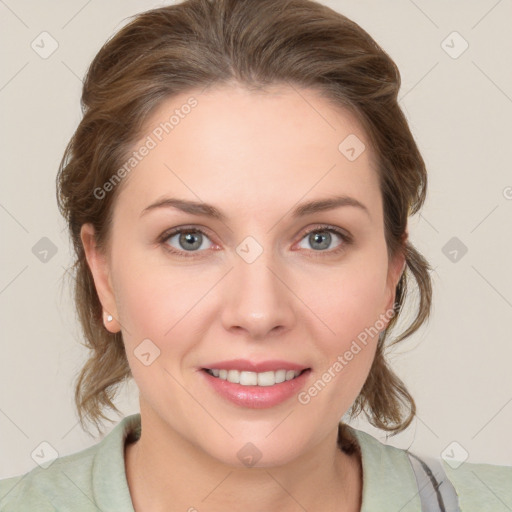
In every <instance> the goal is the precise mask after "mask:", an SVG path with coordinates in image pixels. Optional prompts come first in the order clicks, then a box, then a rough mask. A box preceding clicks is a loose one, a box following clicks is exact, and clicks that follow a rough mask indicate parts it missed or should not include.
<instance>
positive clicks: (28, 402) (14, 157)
mask: <svg viewBox="0 0 512 512" xmlns="http://www.w3.org/2000/svg"><path fill="white" fill-rule="evenodd" d="M166 3H168V2H156V1H142V0H128V1H127V0H123V1H121V0H116V1H108V2H107V1H101V2H100V1H99V0H89V1H86V0H71V1H70V0H67V1H57V0H54V1H40V2H36V1H34V0H32V1H28V0H5V1H3V0H2V1H0V17H1V18H0V20H1V21H0V23H1V25H0V51H1V54H2V66H1V77H0V106H1V112H2V117H1V126H2V131H1V140H2V143H3V150H2V151H1V152H0V159H1V165H0V169H1V172H2V182H1V183H2V187H1V189H0V225H1V230H2V231H1V232H2V241H3V243H2V251H1V262H0V263H1V274H0V308H1V333H2V345H1V347H2V354H1V358H0V389H1V396H0V432H1V435H0V478H4V477H7V476H11V475H15V474H19V473H21V472H25V471H28V470H29V469H31V468H32V467H34V466H35V462H34V460H32V458H31V453H32V452H33V451H34V450H35V449H36V448H37V447H38V446H39V444H40V443H41V442H42V441H47V442H48V443H50V444H51V445H52V446H53V447H54V448H55V449H56V450H57V452H58V454H59V455H65V454H68V453H72V452H75V451H78V450H81V449H83V448H86V447H87V446H90V445H92V444H94V443H96V442H97V441H98V440H97V439H92V438H91V437H89V436H88V435H87V434H85V433H84V432H83V431H82V430H81V429H80V427H79V425H78V423H77V416H76V413H75V410H74V405H73V389H72V381H73V379H74V376H75V374H76V372H77V371H78V369H79V368H80V366H81V363H82V362H83V361H84V358H85V352H84V350H83V348H82V347H81V346H80V345H79V343H78V338H79V330H78V325H77V322H76V319H75V316H74V311H73V307H72V303H71V300H70V294H69V290H68V287H67V284H66V281H63V279H62V276H63V275H64V273H65V270H66V269H67V268H68V267H69V265H70V264H71V259H70V252H69V244H68V240H67V233H66V231H65V230H64V231H63V229H64V223H63V221H62V219H61V218H60V216H59V213H58V211H57V206H56V200H55V175H56V171H57V167H58V164H59V161H60V158H61V156H62V153H63V150H64V147H65V144H66V142H67V141H68V139H69V137H70V136H71V134H72V133H73V130H74V128H75V127H76V125H77V123H78V121H79V119H80V107H79V96H80V87H81V77H82V76H83V74H84V72H85V70H86V68H87V65H88V64H89V62H90V61H91V59H92V58H93V57H94V55H95V54H96V52H97V51H98V50H99V48H100V46H101V45H102V44H103V42H104V41H105V40H106V39H107V38H108V37H109V36H111V35H112V33H113V32H114V31H115V30H117V29H119V28H120V27H121V26H122V24H124V20H125V18H126V17H127V16H129V15H132V14H135V13H137V12H139V11H142V10H146V9H149V8H152V7H158V6H161V5H164V4H166ZM323 3H325V4H326V5H329V6H330V7H332V8H334V9H336V10H338V11H340V12H342V13H343V14H345V15H347V16H348V17H350V18H352V19H354V21H356V22H358V23H359V24H360V25H361V26H362V27H363V28H365V29H366V30H367V31H368V32H369V33H370V34H371V35H372V36H373V37H374V38H375V39H376V40H377V42H379V43H380V44H381V45H382V46H383V47H384V49H385V50H386V51H387V52H388V53H389V54H390V55H391V57H392V58H393V59H394V60H395V61H396V63H397V64H398V66H399V68H400V70H401V73H402V79H403V86H402V92H401V94H400V98H401V99H400V102H401V105H402V107H403V109H404V111H405V113H406V115H407V117H408V119H409V120H410V123H411V128H412V130H413V133H414V134H415V136H416V138H417V141H418V144H419V146H420V149H421V150H422V152H423V155H424V158H425V160H426V162H427V165H428V168H429V172H430V188H429V196H428V200H427V204H426V206H425V208H424V210H423V213H422V215H421V216H417V217H416V218H414V219H412V220H411V228H410V232H411V237H412V240H413V242H415V244H416V246H417V247H418V248H419V250H420V251H422V252H423V254H424V255H425V256H426V257H427V258H428V259H429V260H430V262H431V264H432V266H433V268H434V272H433V274H432V276H433V278H434V292H435V297H434V310H433V315H432V319H431V321H430V323H429V324H428V326H426V327H425V328H423V329H422V330H421V332H419V333H417V334H416V335H415V336H414V337H412V338H411V339H410V340H408V341H407V342H405V343H403V344H401V346H400V347H399V349H397V350H395V351H394V352H393V353H392V355H391V356H390V357H391V360H392V362H393V366H394V367H395V368H396V371H397V372H398V374H399V375H400V376H401V377H402V379H403V380H404V381H405V382H406V384H407V386H408V388H409V390H410V391H411V392H412V394H413V396H414V397H415V399H416V401H417V406H418V417H417V419H416V420H415V421H414V423H413V424H412V426H411V427H410V428H409V429H408V430H407V431H406V432H404V433H403V434H400V435H399V436H396V437H394V438H390V439H388V440H387V441H386V438H385V436H384V435H383V434H382V433H380V432H377V431H375V430H374V429H373V428H371V427H370V426H369V425H368V424H367V423H366V422H364V421H357V422H354V425H355V426H356V427H358V428H361V429H363V430H366V431H368V432H370V433H372V434H374V435H375V436H376V437H378V438H379V439H381V440H383V441H385V442H389V443H390V444H393V445H395V446H399V447H402V448H405V447H410V449H411V450H412V451H414V452H416V453H418V454H427V455H431V456H435V457H439V456H441V453H443V452H444V451H445V450H446V449H447V450H448V451H451V450H452V449H453V448H454V446H455V452H457V453H461V449H463V450H466V451H467V452H468V454H469V455H468V456H469V459H468V460H469V461H470V462H488V463H494V464H507V465H512V443H511V442H510V437H509V436H510V432H511V430H512V429H511V426H512V378H511V375H512V372H511V361H512V336H511V334H510V328H511V325H512V322H511V320H512V270H511V268H510V262H511V253H512V242H511V236H510V235H511V233H512V172H511V160H512V151H511V142H510V136H511V134H512V130H511V118H512V64H511V63H512V32H511V30H510V20H511V19H512V2H511V1H510V0H501V1H496V0H481V1H462V0H459V1H456V0H451V1H450V2H446V1H443V0H435V1H433V0H431V1H426V0H415V1H414V2H413V1H412V0H396V1H395V0H393V1H387V2H381V1H378V0H364V1H361V0H358V1H355V0H354V1H343V0H339V1H334V0H332V1H325V2H323ZM43 31H46V32H48V33H49V34H50V35H51V38H53V39H54V40H55V41H57V43H58V48H57V49H56V51H55V52H54V53H53V54H52V55H50V56H48V57H47V58H45V59H44V58H42V57H41V56H40V55H39V54H38V53H36V52H35V51H34V50H33V49H32V47H31V43H32V42H33V41H35V44H36V43H37V42H38V41H39V45H40V46H42V44H41V43H40V41H41V37H46V38H47V39H46V40H45V41H46V43H45V46H44V47H45V48H46V50H47V51H48V50H49V49H51V44H52V40H51V39H50V38H49V36H40V34H41V33H42V32H43ZM454 31H457V32H458V33H459V34H460V36H457V35H455V36H454V35H451V36H450V34H452V32H454ZM448 36H449V37H448ZM447 37H448V39H447ZM462 38H463V39H462ZM444 40H446V42H445V43H443V41H444ZM464 41H467V43H468V44H469V47H468V48H467V50H466V51H465V52H464V53H462V54H461V55H460V56H458V57H457V58H453V56H454V55H456V54H458V53H459V52H460V51H461V50H462V49H463V47H464V46H463V45H464ZM447 46H448V47H447ZM445 49H446V50H447V51H448V52H451V54H452V56H450V55H449V53H447V51H445ZM40 51H42V49H41V50H40ZM43 237H47V238H48V239H50V240H51V242H52V243H53V244H54V245H55V247H56V250H57V252H56V254H54V255H53V256H51V257H50V256H49V257H48V261H46V262H45V263H43V262H42V261H40V259H38V258H37V257H36V255H35V254H34V253H33V252H32V248H33V247H34V246H35V245H36V244H37V243H38V242H39V241H40V239H41V238H43ZM452 237H457V239H458V240H459V241H458V242H456V243H459V244H460V243H463V244H464V245H465V246H466V247H467V253H466V254H465V255H463V256H462V257H460V252H459V253H458V254H459V257H458V261H455V262H454V261H451V260H450V259H449V257H447V256H446V255H445V252H446V253H448V255H450V254H449V252H448V251H449V250H452V248H451V246H448V248H445V249H444V252H443V248H444V247H445V246H446V244H447V243H448V241H449V240H450V239H452ZM39 243H42V242H39ZM36 247H37V246H36ZM452 254H453V253H452ZM117 403H118V405H119V407H120V408H121V410H122V411H123V413H124V414H131V413H133V412H136V411H137V410H138V402H137V389H136V387H135V385H134V384H133V383H131V384H130V385H129V386H127V387H126V388H125V389H123V390H122V392H121V394H120V396H119V400H118V402H117ZM113 419H115V420H116V421H118V419H119V418H115V417H114V418H113ZM110 428H112V427H109V430H110ZM453 441H456V442H457V443H458V445H451V443H452V442H453ZM459 445H460V447H459ZM447 447H448V448H447ZM445 453H446V452H445Z"/></svg>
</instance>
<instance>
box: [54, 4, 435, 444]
mask: <svg viewBox="0 0 512 512" xmlns="http://www.w3.org/2000/svg"><path fill="white" fill-rule="evenodd" d="M232 82H236V83H238V84H241V85H243V86H244V87H246V88H248V89H263V90H264V89H265V87H269V86H271V85H277V84H280V83H281V84H290V85H293V86H294V87H303V88H308V89H313V90H315V91H317V92H318V93H319V94H321V95H322V96H323V97H325V98H327V99H328V101H329V102H330V103H331V104H332V105H333V106H338V107H343V108H345V109H349V110H350V111H351V112H352V113H354V114H355V115H356V117H357V119H358V120H359V122H360V123H361V125H362V126H363V128H364V130H365V132H366V134H367V135H368V137H369V139H370V142H371V147H372V150H373V151H374V152H375V155H376V161H377V165H378V173H379V180H380V187H381V191H382V197H383V208H384V212H383V213H384V223H385V236H386V242H387V247H388V252H389V255H390V256H393V255H394V254H396V251H403V252H404V254H405V258H406V270H405V272H404V273H403V274H402V276H401V278H400V281H399V282H398V285H397V288H396V301H395V312H396V314H395V316H393V317H392V318H391V321H390V323H389V325H388V328H387V329H386V331H384V334H385V335H384V336H383V337H382V338H381V339H380V340H379V342H378V345H377V350H376V355H375V359H374V361H373V365H372V367H371V370H370V373H369V376H368V378H367V380H366V382H365V384H364V386H363V388H362V390H361V392H360V394H359V396H358V397H357V399H356V400H355V402H354V403H353V405H352V407H351V411H350V412H351V415H352V417H354V416H355V415H357V414H359V413H360V412H361V411H364V412H365V414H366V416H367V418H368V420H369V421H370V423H371V424H373V425H374V426H376V427H378V428H381V429H383V430H386V431H388V432H391V433H393V434H394V433H397V432H400V431H401V430H403V429H405V428H406V427H407V426H408V425H409V424H410V422H411V421H412V419H413V417H414V414H415V411H416V406H415V403H414V400H413V398H412V397H411V395H410V394H409V393H408V391H407V389H406V387H405V385H404V384H403V382H402V381H401V380H400V379H399V378H398V377H397V376H396V375H395V374H394V373H393V371H392V370H391V369H390V367H389V366H388V364H387V362H386V360H385V357H384V347H385V340H386V337H387V336H388V335H389V332H388V331H389V330H390V329H391V328H392V327H393V326H394V325H395V324H396V321H397V320H398V318H399V315H400V310H401V309H402V304H403V302H404V300H405V298H406V294H407V290H408V275H411V276H412V277H413V278H414V279H415V281H416V284H417V289H418V291H419V304H418V308H417V312H416V316H415V318H414V320H413V321H412V322H411V324H410V325H409V327H408V328H407V329H406V330H405V332H402V333H401V334H400V335H399V336H396V337H395V339H394V341H393V344H394V343H397V342H399V341H401V340H403V339H404V338H406V337H407V336H409V335H410V334H412V333H413V332H415V331H416V330H417V329H418V328H419V327H420V326H421V325H422V324H423V322H424V321H425V320H426V319H427V318H428V316H429V314H430V307H431V296H432V289H431V280H430V274H429V270H430V267H429V264H428V263H427V261H426V260H425V259H424V258H423V257H422V256H421V254H420V253H419V252H418V251H417V250H416V249H415V248H414V247H413V245H412V244H411V243H410V242H409V241H408V240H405V238H404V235H405V233H406V229H407V218H408V215H412V214H414V213H416V212H417V211H418V210H419V209H420V208H421V206H422V205H423V202H424V200H425V195H426V185H427V174H426V169H425V164H424V161H423V159H422V157H421V154H420V152H419V150H418V147H417V145H416V143H415V141H414V138H413V136H412V134H411V131H410V129H409V126H408V123H407V120H406V118H405V116H404V114H403V112H402V111H401V109H400V107H399V105H398V101H397V95H398V91H399V88H400V73H399V71H398V68H397V67H396V65H395V63H394V62H393V61H392V59H391V58H390V57H389V56H388V55H387V54H386V52H384V51H383V50H382V48H380V47H379V45H378V44H377V43H376V42H375V41H374V40H373V39H372V37H371V36H370V35H369V34H367V33H366V32H365V31H364V30H363V29H362V28H361V27H360V26H359V25H357V24H356V23H354V22H353V21H351V20H349V19H347V18H346V17H345V16H343V15H342V14H339V13H337V12H336V11H334V10H332V9H330V8H328V7H326V6H324V5H322V4H319V3H316V2H314V1H311V0H186V1H184V2H182V3H180V4H177V5H171V6H168V7H163V8H158V9H154V10H150V11H147V12H144V13H141V14H139V15H137V16H136V17H135V18H134V19H133V20H132V21H130V23H129V24H128V25H126V26H125V27H124V28H122V29H121V30H120V31H119V32H118V33H117V34H116V35H115V36H114V37H113V38H112V39H110V40H109V41H107V42H106V43H105V45H104V46H103V47H102V48H101V50H100V51H99V53H98V54H97V55H96V57H95V58H94V60H93V62H92V64H91V66H90V68H89V70H88V72H87V76H86V77H85V81H84V86H83V94H82V109H83V114H84V115H83V119H82V121H81V122H80V124H79V126H78V128H77V130H76V132H75V133H74V135H73V137H72V139H71V141H70V142H69V144H68V146H67V148H66V151H65V153H64V157H63V159H62V162H61V164H60V168H59V173H58V176H57V201H58V204H59V209H60V211H61V213H62V215H63V216H64V217H65V218H66V220H67V223H68V227H69V230H70V234H71V238H72V242H73V246H74V250H75V253H76V259H75V262H74V264H73V267H72V269H73V270H74V277H75V281H76V282H75V283H74V293H75V302H76V307H77V312H78V315H79V320H80V323H81V326H82V329H83V333H84V335H85V340H86V343H85V346H86V347H87V348H88V349H90V351H91V352H90V356H89V359H88V361H87V362H86V364H85V365H84V367H83V368H82V370H81V372H80V374H79V375H78V379H77V381H76V384H75V402H76V406H77V410H78V414H79V418H80V422H81V425H82V428H84V430H87V429H86V428H85V425H84V419H85V418H88V419H89V420H92V421H94V422H95V424H96V426H97V428H98V430H100V424H99V419H100V418H103V419H106V420H109V421H111V420H110V419H109V418H107V417H106V416H105V415H104V414H103V409H104V408H105V407H107V408H110V409H112V410H115V411H116V412H117V413H119V410H118V409H117V407H116V406H115V405H114V404H113V402H112V399H113V398H114V397H115V394H116V392H117V389H118V386H119V384H121V383H122V382H123V381H125V380H127V379H128V378H129V377H131V371H130V368H129V365H128V361H127V358H126V353H125V349H124V344H123V340H122V336H121V333H116V334H111V333H110V332H108V331H107V330H106V329H105V328H104V326H103V322H102V306H101V303H100V301H99V299H98V295H97V293H96V289H95V285H94V281H93V278H92V274H91V272H90V269H89V267H88V265H87V261H86V258H85V253H84V248H83V246H82V243H81V239H80V229H81V226H82V225H83V224H84V223H89V222H90V223H92V225H93V226H94V228H95V231H96V236H97V238H96V243H97V244H98V246H99V247H100V248H102V249H103V250H105V249H106V247H108V245H107V244H108V239H109V238H108V234H109V229H110V225H111V218H112V211H113V206H114V200H115V198H116V197H117V195H118V194H119V190H120V188H121V186H118V187H115V188H114V189H113V190H112V191H111V192H110V193H108V194H106V195H105V197H104V198H102V199H101V200H99V199H98V198H97V197H96V195H95V193H94V191H95V190H96V189H97V188H98V187H102V186H103V185H104V184H105V183H106V182H107V181H108V180H109V179H110V178H111V177H112V176H113V175H114V173H115V171H116V170H117V169H119V168H120V166H121V165H122V164H123V162H125V159H126V155H127V154H129V152H130V150H133V147H132V146H133V144H134V143H135V142H136V141H137V139H138V137H139V136H140V133H141V130H142V129H143V127H144V122H145V120H147V118H148V115H149V114H150V112H152V110H153V109H154V108H155V107H157V106H158V105H159V104H160V103H161V102H162V101H163V100H164V99H167V98H169V97H170V96H172V95H176V94H179V93H183V92H187V91H190V90H192V89H197V88H200V87H207V86H209V85H222V84H227V83H232ZM340 142H341V141H340ZM121 185H122V183H121ZM404 406H405V407H406V408H407V409H408V412H404Z"/></svg>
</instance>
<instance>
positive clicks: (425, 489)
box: [407, 452, 460, 512]
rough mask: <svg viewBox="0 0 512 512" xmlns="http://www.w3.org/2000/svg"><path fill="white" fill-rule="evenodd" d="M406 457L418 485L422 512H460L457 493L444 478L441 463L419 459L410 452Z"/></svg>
mask: <svg viewBox="0 0 512 512" xmlns="http://www.w3.org/2000/svg"><path fill="white" fill-rule="evenodd" d="M407 455H408V456H409V460H410V462H411V466H412V469H413V470H414V475H415V477H416V482H417V484H418V494H419V496H420V501H421V510H422V512H434V511H435V512H460V507H459V499H458V497H457V493H456V492H455V489H454V487H453V485H452V483H451V482H450V480H449V479H448V477H447V476H446V473H445V471H444V468H443V465H442V462H441V461H440V460H436V459H430V458H429V459H427V458H424V459H420V458H419V457H418V456H416V455H414V454H413V453H410V452H407ZM426 461H428V464H427V462H426Z"/></svg>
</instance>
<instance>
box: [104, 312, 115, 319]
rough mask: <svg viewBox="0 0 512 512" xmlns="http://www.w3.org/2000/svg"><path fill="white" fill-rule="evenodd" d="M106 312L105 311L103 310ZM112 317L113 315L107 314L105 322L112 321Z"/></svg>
mask: <svg viewBox="0 0 512 512" xmlns="http://www.w3.org/2000/svg"><path fill="white" fill-rule="evenodd" d="M105 313H106V311H105ZM113 319H114V317H113V316H112V315H107V322H112V320H113Z"/></svg>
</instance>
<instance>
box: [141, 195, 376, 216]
mask: <svg viewBox="0 0 512 512" xmlns="http://www.w3.org/2000/svg"><path fill="white" fill-rule="evenodd" d="M341 206H352V207H355V208H359V209H360V210H361V211H364V212H365V213H366V214H367V215H368V216H370V212H369V210H368V208H367V207H366V206H365V205H364V204H363V203H361V202H360V201H358V200H357V199H355V198H354V197H350V196H334V197H328V198H325V199H316V200H313V201H308V202H305V203H302V204H300V205H298V206H296V207H295V208H294V209H293V210H292V212H291V215H292V218H299V217H304V216H306V215H311V214H313V213H318V212H324V211H327V210H333V209H335V208H339V207H341ZM160 208H176V209H178V210H181V211H182V212H185V213H190V214H192V215H198V216H203V217H211V218H213V219H217V220H220V221H222V222H225V221H226V220H227V216H226V215H225V214H224V213H222V212H221V211H220V210H219V209H218V208H216V207H215V206H213V205H211V204H208V203H202V202H197V201H189V200H186V199H178V198H174V197H164V198H162V199H159V200H158V201H156V202H154V203H152V204H150V205H149V206H147V207H146V208H144V210H142V212H141V214H140V216H141V217H142V216H143V215H145V214H146V213H148V212H150V211H152V210H156V209H160Z"/></svg>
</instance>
